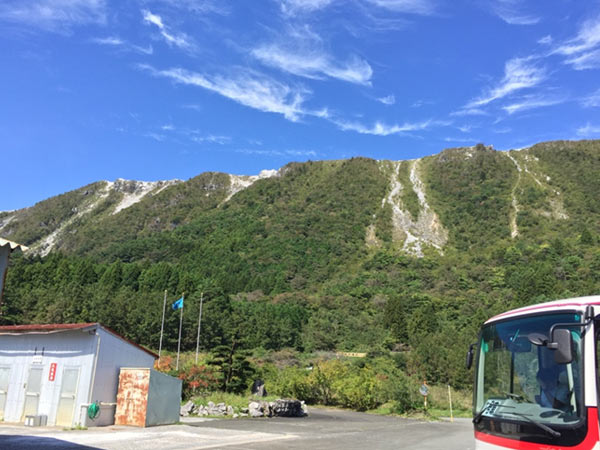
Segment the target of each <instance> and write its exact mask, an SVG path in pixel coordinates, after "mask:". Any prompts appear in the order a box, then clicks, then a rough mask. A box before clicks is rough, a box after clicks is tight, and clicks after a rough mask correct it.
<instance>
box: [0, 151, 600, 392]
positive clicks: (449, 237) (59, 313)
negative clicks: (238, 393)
mask: <svg viewBox="0 0 600 450" xmlns="http://www.w3.org/2000/svg"><path fill="white" fill-rule="evenodd" d="M598 193H600V141H579V142H566V141H557V142H547V143H541V144H537V145H535V146H533V147H530V148H527V149H523V150H519V151H510V152H504V151H495V150H494V149H493V148H491V147H486V146H484V145H481V144H480V145H477V146H475V147H469V148H454V149H448V150H444V151H442V152H441V153H439V154H437V155H434V156H430V157H426V158H422V159H418V160H412V161H374V160H371V159H366V158H353V159H350V160H340V161H317V162H307V163H290V164H288V165H286V166H284V167H283V168H281V169H280V170H278V171H270V172H264V173H262V174H261V175H260V176H257V177H239V176H232V175H227V174H222V173H204V174H201V175H199V176H197V177H195V178H192V179H190V180H188V181H185V182H184V181H180V180H173V181H164V182H155V183H141V182H133V181H124V180H117V181H116V182H114V183H109V182H104V181H103V182H97V183H93V184H91V185H88V186H85V187H83V188H80V189H78V190H75V191H72V192H68V193H66V194H63V195H60V196H57V197H53V198H50V199H48V200H45V201H42V202H40V203H38V204H36V205H35V206H33V207H31V208H26V209H23V210H18V211H11V212H4V213H0V236H1V237H4V238H6V239H10V240H14V241H17V242H19V243H23V244H26V245H28V246H30V247H31V250H30V251H29V252H28V253H27V254H25V255H14V256H13V258H12V263H11V268H10V270H9V272H8V277H7V285H6V291H5V298H4V303H3V306H2V308H3V315H2V316H0V323H16V322H18V323H30V322H75V321H100V322H102V323H104V324H105V325H107V326H109V327H112V328H114V329H115V330H116V331H118V332H120V333H123V334H124V335H125V336H127V337H129V338H132V339H134V340H136V341H138V342H140V343H142V344H145V345H148V346H150V347H153V348H156V347H157V345H158V335H159V332H160V317H161V313H162V299H163V292H164V290H165V289H166V290H168V293H169V295H170V297H169V298H170V299H171V300H174V299H175V298H177V297H178V296H179V295H180V293H181V292H186V307H185V309H184V320H185V328H184V343H185V346H187V347H188V348H192V347H193V346H194V345H195V337H196V334H195V333H196V329H195V322H196V320H197V314H198V309H197V306H198V303H199V299H200V293H201V292H204V293H205V296H206V297H205V298H207V301H206V303H205V306H206V308H205V316H204V317H205V319H204V323H203V333H202V340H201V345H202V347H203V348H205V349H208V348H211V347H213V346H215V345H218V344H221V343H227V342H229V341H231V340H232V339H236V340H238V341H239V342H243V345H244V346H246V347H247V348H264V349H266V350H278V349H282V348H286V347H292V348H296V349H300V350H309V351H313V350H347V351H371V352H374V351H389V350H396V351H397V350H403V351H404V350H410V351H407V352H405V354H406V364H407V367H408V368H409V369H410V370H411V371H412V372H414V373H421V374H423V375H424V376H427V377H428V379H431V380H439V381H451V382H453V383H454V384H455V385H461V384H464V383H467V382H468V380H469V379H470V377H469V376H467V375H466V373H465V372H464V370H463V368H462V365H463V354H464V350H465V348H466V346H467V344H468V343H470V342H472V341H473V340H474V339H475V338H476V330H477V328H478V327H479V325H480V324H481V323H482V321H484V320H485V319H487V318H488V317H489V316H490V315H492V314H494V313H495V312H499V311H501V310H505V309H507V308H511V307H516V306H521V305H525V304H529V303H534V302H539V301H543V300H549V299H556V298H562V297H566V296H574V295H577V296H579V295H587V294H598V293H600V241H599V233H600V197H599V195H598ZM175 316H176V314H174V315H169V318H168V320H169V323H168V324H167V329H168V333H167V338H168V341H169V342H168V344H167V345H172V344H173V342H174V340H175V339H176V337H177V326H176V322H177V317H175Z"/></svg>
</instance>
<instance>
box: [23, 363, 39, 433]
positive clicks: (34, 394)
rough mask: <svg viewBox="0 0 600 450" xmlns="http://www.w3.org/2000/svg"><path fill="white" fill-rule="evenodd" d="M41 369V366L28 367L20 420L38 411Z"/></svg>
mask: <svg viewBox="0 0 600 450" xmlns="http://www.w3.org/2000/svg"><path fill="white" fill-rule="evenodd" d="M43 371H44V368H43V367H31V369H29V378H28V379H27V384H25V404H24V405H23V415H22V416H21V422H24V421H25V417H26V416H34V415H36V414H37V412H38V405H39V403H40V393H41V392H42V373H43Z"/></svg>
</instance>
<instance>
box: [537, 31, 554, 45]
mask: <svg viewBox="0 0 600 450" xmlns="http://www.w3.org/2000/svg"><path fill="white" fill-rule="evenodd" d="M537 42H538V44H541V45H550V44H552V42H554V40H553V39H552V36H550V35H549V34H548V35H546V36H544V37H543V38H541V39H538V41H537Z"/></svg>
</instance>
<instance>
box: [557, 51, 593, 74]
mask: <svg viewBox="0 0 600 450" xmlns="http://www.w3.org/2000/svg"><path fill="white" fill-rule="evenodd" d="M565 63H566V64H570V65H571V66H573V68H574V69H575V70H586V69H596V68H598V67H600V49H598V50H594V51H591V52H585V53H581V54H580V55H577V56H573V57H571V58H568V59H567V60H566V61H565Z"/></svg>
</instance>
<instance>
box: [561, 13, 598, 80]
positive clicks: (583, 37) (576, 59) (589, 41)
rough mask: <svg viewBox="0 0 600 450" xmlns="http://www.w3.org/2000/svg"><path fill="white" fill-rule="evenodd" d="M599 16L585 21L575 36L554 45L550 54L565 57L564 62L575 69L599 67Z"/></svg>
mask: <svg viewBox="0 0 600 450" xmlns="http://www.w3.org/2000/svg"><path fill="white" fill-rule="evenodd" d="M599 47H600V16H598V17H596V18H594V19H590V20H587V21H585V22H584V23H583V24H582V25H581V27H580V28H579V31H578V33H577V36H575V37H574V38H572V39H569V40H568V41H566V42H564V43H563V44H561V45H559V46H558V47H556V48H555V49H554V50H553V52H552V54H559V55H563V56H565V57H566V59H565V61H564V62H565V64H569V65H571V66H573V68H574V69H575V70H585V69H595V68H598V67H600V48H599Z"/></svg>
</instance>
